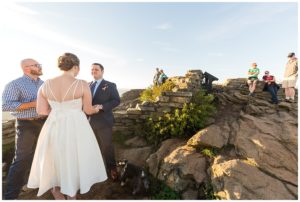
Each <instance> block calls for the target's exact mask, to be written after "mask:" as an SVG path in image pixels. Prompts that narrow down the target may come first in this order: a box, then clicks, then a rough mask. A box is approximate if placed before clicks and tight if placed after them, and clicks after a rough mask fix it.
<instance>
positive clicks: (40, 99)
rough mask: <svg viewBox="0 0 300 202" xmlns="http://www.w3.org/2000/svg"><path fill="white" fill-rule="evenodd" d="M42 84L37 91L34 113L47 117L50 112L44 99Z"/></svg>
mask: <svg viewBox="0 0 300 202" xmlns="http://www.w3.org/2000/svg"><path fill="white" fill-rule="evenodd" d="M44 87H45V85H44V84H43V85H42V86H41V87H40V88H39V91H38V95H37V102H36V112H37V113H38V114H40V115H48V114H49V113H50V111H51V108H50V105H49V103H48V100H47V98H46V97H45V93H44Z"/></svg>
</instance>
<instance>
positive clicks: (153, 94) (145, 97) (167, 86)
mask: <svg viewBox="0 0 300 202" xmlns="http://www.w3.org/2000/svg"><path fill="white" fill-rule="evenodd" d="M174 87H175V84H174V83H173V82H172V81H169V80H167V81H166V82H165V83H164V84H162V85H161V86H150V87H148V88H147V89H145V90H144V91H143V92H142V93H141V95H140V101H142V102H143V101H148V102H155V100H156V98H157V97H158V96H160V95H161V93H162V92H163V91H171V90H172V89H173V88H174Z"/></svg>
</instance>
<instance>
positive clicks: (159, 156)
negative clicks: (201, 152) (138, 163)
mask: <svg viewBox="0 0 300 202" xmlns="http://www.w3.org/2000/svg"><path fill="white" fill-rule="evenodd" d="M184 144H185V141H184V140H181V139H177V138H172V139H168V140H165V141H163V142H162V144H161V146H160V148H159V149H158V150H157V151H156V152H155V153H153V154H151V155H150V157H149V158H148V159H147V164H148V167H149V172H150V173H151V174H152V175H153V176H154V177H156V176H157V174H158V171H159V169H160V165H161V162H162V161H163V159H164V158H165V157H166V156H167V155H169V154H170V153H171V152H172V151H173V150H175V149H176V148H177V147H179V146H182V145H184Z"/></svg>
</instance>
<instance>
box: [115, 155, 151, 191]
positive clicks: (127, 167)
mask: <svg viewBox="0 0 300 202" xmlns="http://www.w3.org/2000/svg"><path fill="white" fill-rule="evenodd" d="M117 170H118V172H119V176H120V177H119V179H120V181H121V186H125V184H126V183H127V181H128V180H131V182H132V187H133V191H132V195H136V194H138V193H141V191H142V190H144V191H145V192H148V190H149V187H150V182H149V179H148V177H147V175H146V173H145V171H144V170H143V169H142V168H141V167H139V166H136V165H133V164H131V163H128V160H126V159H124V160H119V161H117Z"/></svg>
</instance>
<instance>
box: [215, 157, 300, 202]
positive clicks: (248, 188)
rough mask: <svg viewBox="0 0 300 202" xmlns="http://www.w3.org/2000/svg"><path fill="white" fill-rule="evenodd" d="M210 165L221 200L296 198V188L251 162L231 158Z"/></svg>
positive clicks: (216, 192) (217, 193) (216, 191)
mask: <svg viewBox="0 0 300 202" xmlns="http://www.w3.org/2000/svg"><path fill="white" fill-rule="evenodd" d="M216 162H218V161H217V160H215V163H213V165H212V166H211V169H210V171H211V180H212V184H213V187H214V189H215V194H216V195H217V196H218V197H219V198H220V199H225V200H236V199H243V200H249V199H255V200H258V199H263V200H264V199H266V200H283V199H285V200H287V199H297V190H296V189H295V187H293V186H291V187H288V186H289V185H286V184H284V183H283V182H282V181H281V180H278V179H276V178H274V177H272V175H270V174H269V173H267V172H263V171H261V170H260V169H259V168H258V167H257V166H256V165H255V164H253V163H252V162H251V161H250V162H248V161H243V160H238V159H234V160H229V161H225V162H223V163H216Z"/></svg>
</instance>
